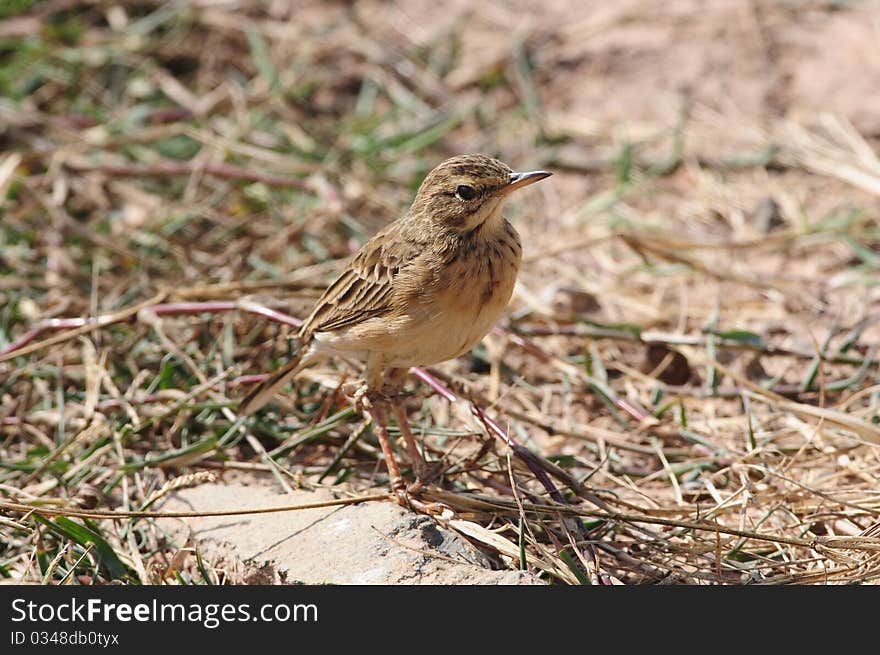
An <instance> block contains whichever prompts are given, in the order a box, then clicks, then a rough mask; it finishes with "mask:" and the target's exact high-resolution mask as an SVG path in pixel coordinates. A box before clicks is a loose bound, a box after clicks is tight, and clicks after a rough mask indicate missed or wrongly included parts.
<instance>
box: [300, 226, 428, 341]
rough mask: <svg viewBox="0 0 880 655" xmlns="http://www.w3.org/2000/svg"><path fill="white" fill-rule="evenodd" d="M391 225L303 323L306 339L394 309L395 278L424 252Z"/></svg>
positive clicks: (339, 279)
mask: <svg viewBox="0 0 880 655" xmlns="http://www.w3.org/2000/svg"><path fill="white" fill-rule="evenodd" d="M399 230H400V226H399V224H398V223H392V224H391V225H389V226H388V227H387V228H385V229H384V230H382V231H381V232H379V233H378V234H377V235H376V236H374V237H373V238H372V239H370V240H369V241H368V242H367V243H366V244H365V245H364V247H363V248H361V251H360V252H359V253H358V254H357V256H356V257H355V258H354V259H353V260H352V261H351V263H350V264H349V265H348V266H347V267H346V269H345V270H344V271H343V272H342V274H341V275H340V276H339V277H338V278H336V281H335V282H333V284H331V285H330V286H329V287H327V290H326V291H324V293H323V295H322V296H321V297H320V298H319V299H318V302H317V303H316V304H315V308H314V309H313V310H312V313H311V314H310V315H309V317H308V318H307V319H306V321H305V323H304V324H303V328H302V331H301V332H300V334H301V335H302V336H304V337H308V336H311V335H312V334H314V333H315V332H328V331H332V330H340V329H342V328H347V327H351V326H352V325H357V324H358V323H361V322H363V321H365V320H367V319H369V318H374V317H377V316H384V315H386V314H388V313H389V312H390V311H391V310H392V309H393V308H394V305H395V303H394V300H395V297H396V295H399V293H398V294H395V285H394V279H395V278H396V277H397V275H398V274H399V273H400V271H401V269H402V268H403V267H404V266H405V265H406V264H407V263H409V262H411V261H412V260H413V259H414V258H415V257H417V256H418V255H419V253H421V252H423V249H421V248H420V247H419V246H418V245H416V244H414V243H413V242H412V241H409V240H406V239H402V238H399V235H398V232H399Z"/></svg>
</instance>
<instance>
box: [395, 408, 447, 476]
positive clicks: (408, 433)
mask: <svg viewBox="0 0 880 655" xmlns="http://www.w3.org/2000/svg"><path fill="white" fill-rule="evenodd" d="M391 411H392V412H394V420H395V421H397V426H398V427H399V428H400V433H401V434H402V435H403V441H404V443H405V444H406V452H407V454H408V455H409V458H410V461H411V462H412V466H413V472H414V473H415V474H416V482H415V484H414V485H412V486H410V487H409V490H410V491H412V492H416V491H418V490H419V489H421V488H422V486H423V485H425V484H427V483H428V482H431V481H432V480H434V479H435V478H436V477H437V476H438V474H439V473H440V469H441V468H442V466H443V464H442V463H441V462H430V463H429V462H426V461H425V458H424V457H422V453H421V451H420V450H419V447H418V444H416V440H415V437H414V436H413V433H412V430H410V427H409V421H408V420H407V417H406V411H404V409H403V406H402V405H401V404H400V403H397V402H395V403H392V405H391Z"/></svg>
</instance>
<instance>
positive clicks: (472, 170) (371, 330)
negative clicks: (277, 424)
mask: <svg viewBox="0 0 880 655" xmlns="http://www.w3.org/2000/svg"><path fill="white" fill-rule="evenodd" d="M550 175H551V173H550V172H548V171H543V170H535V171H527V172H515V171H514V170H512V169H511V168H510V167H509V166H508V165H507V164H505V163H503V162H501V161H499V160H498V159H495V158H493V157H490V156H488V155H484V154H465V155H458V156H455V157H451V158H449V159H446V160H445V161H443V162H441V163H440V164H438V165H437V166H436V167H435V168H433V169H432V170H431V171H430V172H429V173H428V174H427V175H426V176H425V178H424V180H423V181H422V183H421V185H420V186H419V189H418V191H417V192H416V195H415V198H414V200H413V202H412V205H411V206H410V208H409V210H408V211H407V212H405V213H404V214H403V215H402V216H401V217H400V218H398V219H397V220H395V221H393V222H392V223H389V224H388V225H387V226H386V227H385V228H384V229H382V230H380V231H379V232H378V233H377V234H376V235H375V236H373V237H372V238H371V239H369V240H368V241H367V243H366V244H364V246H363V247H361V249H360V251H359V252H358V253H357V254H356V255H355V256H354V257H353V258H352V259H351V260H350V261H349V262H348V264H347V265H346V266H345V268H344V270H343V271H342V273H341V274H340V275H339V276H338V277H337V278H336V280H334V281H333V282H332V283H331V284H330V285H329V286H328V287H327V288H326V290H325V291H324V292H323V294H322V295H321V296H320V297H319V299H318V300H317V302H316V303H315V306H314V308H313V309H312V311H311V313H310V314H309V315H308V317H307V318H306V319H305V320H304V322H303V323H302V326H301V328H300V330H299V332H298V334H297V335H296V338H295V339H294V354H293V356H292V357H291V359H290V360H289V361H288V362H287V363H285V364H284V365H283V366H282V367H281V368H280V369H278V370H277V371H275V372H274V373H272V374H271V375H270V376H269V377H268V378H267V379H265V380H264V381H263V382H262V383H260V384H259V385H257V386H256V387H255V388H253V389H252V390H251V391H250V392H248V393H247V394H246V395H245V396H244V397H243V399H242V400H241V401H240V403H239V406H238V412H239V413H240V414H241V415H244V416H247V415H250V414H253V413H254V412H256V411H257V410H259V409H260V408H262V407H263V406H264V405H265V404H266V403H268V402H269V401H270V400H271V399H272V398H273V397H274V396H275V394H276V393H278V392H279V391H280V390H281V389H282V387H284V385H285V384H286V383H287V382H288V381H289V380H291V379H292V378H294V377H295V376H296V375H297V373H299V372H300V371H302V370H303V369H304V368H306V367H307V366H310V365H312V364H314V363H316V362H318V361H321V360H323V359H326V358H328V357H334V356H335V357H340V358H343V359H349V360H357V361H361V362H363V363H364V364H365V376H364V377H365V379H364V383H363V384H362V385H361V387H360V388H359V389H358V392H357V393H356V394H355V402H356V405H358V404H361V405H362V407H363V409H364V411H365V413H366V414H369V418H370V419H371V420H372V421H373V422H374V424H375V425H376V427H377V433H378V435H377V436H378V438H379V442H380V446H381V448H382V452H383V456H384V458H385V462H386V466H387V468H388V472H389V478H390V485H391V489H392V491H393V493H394V494H395V496H396V497H397V498H398V500H399V502H400V504H402V505H405V506H410V507H416V503H417V501H416V500H415V498H414V494H413V493H411V492H414V491H417V490H418V488H419V487H420V484H421V481H423V480H424V479H425V478H427V476H428V467H427V465H426V463H425V462H424V459H423V458H422V456H421V453H420V452H419V449H418V447H417V445H416V443H415V439H414V437H413V436H412V432H411V430H410V428H409V424H408V422H407V420H406V413H405V411H404V410H403V408H402V406H401V404H400V403H399V402H393V400H394V398H395V397H396V395H397V394H398V393H399V392H400V390H401V389H402V387H403V384H404V382H405V377H406V373H407V371H408V369H409V368H410V367H413V366H430V365H433V364H437V363H440V362H444V361H447V360H450V359H454V358H456V357H458V356H459V355H462V354H464V353H466V352H468V351H469V350H470V349H471V348H473V347H474V346H475V345H476V344H477V343H478V342H479V341H480V340H482V338H483V337H484V336H485V335H486V334H487V333H488V332H489V330H490V329H491V328H492V327H493V326H494V325H495V323H496V322H497V320H498V319H499V317H500V316H501V314H502V313H503V311H504V309H505V307H506V306H507V304H508V302H509V301H510V298H511V295H512V294H513V289H514V285H515V283H516V277H517V273H518V271H519V268H520V264H521V261H522V243H521V241H520V237H519V234H518V233H517V231H516V229H515V228H514V227H513V225H512V224H511V223H510V222H509V221H508V220H507V219H506V218H504V215H503V208H504V204H505V201H506V200H507V199H508V197H509V196H510V194H511V192H513V191H516V190H518V189H522V188H524V187H526V186H529V185H531V184H533V183H535V182H538V181H540V180H543V179H545V178H547V177H549V176H550ZM389 406H390V407H391V409H392V411H393V414H394V418H395V421H396V422H397V424H398V427H399V428H400V432H401V435H402V436H403V438H404V442H405V446H406V451H407V454H408V457H409V459H410V460H411V462H412V465H413V471H414V472H415V474H416V484H415V485H413V486H411V487H407V486H406V485H405V484H404V482H403V478H402V476H401V474H400V469H399V467H398V465H397V463H396V460H395V459H394V454H393V450H392V448H391V442H390V439H389V437H388V433H387V429H386V426H387V414H386V409H387V407H389ZM420 508H422V509H424V508H427V506H426V505H422V506H420Z"/></svg>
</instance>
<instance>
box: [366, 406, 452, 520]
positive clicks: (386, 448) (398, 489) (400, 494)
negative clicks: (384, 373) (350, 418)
mask: <svg viewBox="0 0 880 655" xmlns="http://www.w3.org/2000/svg"><path fill="white" fill-rule="evenodd" d="M387 405H388V401H387V400H385V399H383V400H379V401H378V402H375V401H374V402H373V403H371V407H370V408H369V409H368V410H367V411H369V413H370V416H371V417H372V419H373V424H374V425H375V426H376V432H377V434H378V436H379V445H380V446H381V448H382V454H383V455H384V456H385V465H386V466H387V467H388V477H389V478H390V484H391V491H392V493H394V495H395V496H396V497H397V502H398V503H399V504H400V505H401V506H402V507H409V508H411V509H414V510H416V511H417V512H422V513H423V514H442V513H443V512H444V511H446V510H447V509H449V508H448V507H446V506H445V505H441V504H440V503H426V502H423V501H421V500H419V499H418V498H414V497H413V496H412V495H410V490H409V489H407V487H406V485H405V484H404V482H403V476H402V475H400V467H399V466H397V460H396V459H394V450H393V449H392V448H391V439H390V438H389V436H388V429H387V427H386V426H387V422H386V416H385V408H386V407H387ZM414 492H415V490H413V493H414Z"/></svg>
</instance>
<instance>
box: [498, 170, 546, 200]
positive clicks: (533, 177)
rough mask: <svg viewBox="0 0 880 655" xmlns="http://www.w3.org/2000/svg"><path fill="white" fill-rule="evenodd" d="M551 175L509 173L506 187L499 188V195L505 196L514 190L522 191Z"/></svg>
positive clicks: (538, 172)
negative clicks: (525, 187)
mask: <svg viewBox="0 0 880 655" xmlns="http://www.w3.org/2000/svg"><path fill="white" fill-rule="evenodd" d="M551 175H553V173H548V172H547V171H528V172H527V173H511V174H510V177H509V179H508V181H507V185H506V186H503V187H501V194H502V195H507V194H508V193H510V192H511V191H515V190H516V189H522V188H523V187H524V186H529V185H530V184H534V183H535V182H540V181H541V180H543V179H544V178H545V177H550V176H551Z"/></svg>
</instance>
